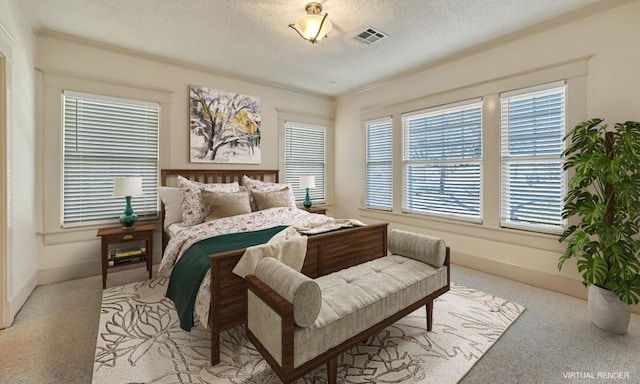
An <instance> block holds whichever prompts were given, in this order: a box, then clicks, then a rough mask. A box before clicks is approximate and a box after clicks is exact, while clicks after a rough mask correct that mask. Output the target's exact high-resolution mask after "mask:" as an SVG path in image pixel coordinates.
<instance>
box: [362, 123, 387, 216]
mask: <svg viewBox="0 0 640 384" xmlns="http://www.w3.org/2000/svg"><path fill="white" fill-rule="evenodd" d="M365 125H366V131H367V132H366V135H367V174H366V191H365V200H366V203H365V204H366V207H367V208H372V209H381V210H387V211H391V210H392V208H393V206H392V205H393V174H392V158H393V142H392V133H393V132H392V131H393V124H392V121H391V117H385V118H382V119H378V120H372V121H367V122H366V123H365Z"/></svg>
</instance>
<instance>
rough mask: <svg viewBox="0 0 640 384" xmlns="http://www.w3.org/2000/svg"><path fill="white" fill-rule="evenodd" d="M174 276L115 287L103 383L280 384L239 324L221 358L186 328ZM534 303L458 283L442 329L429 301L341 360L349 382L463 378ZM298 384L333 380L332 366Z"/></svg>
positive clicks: (101, 353)
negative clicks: (174, 296) (172, 290)
mask: <svg viewBox="0 0 640 384" xmlns="http://www.w3.org/2000/svg"><path fill="white" fill-rule="evenodd" d="M167 284H168V279H167V278H163V277H161V278H156V279H153V280H148V281H144V282H139V283H133V284H128V285H124V286H121V287H114V288H109V289H106V290H105V291H104V293H103V298H102V308H101V314H100V326H99V329H98V340H97V345H96V352H95V362H94V366H93V380H92V383H93V384H107V383H109V384H111V383H157V384H164V383H234V384H239V383H256V384H258V383H280V380H279V378H278V377H277V376H276V374H275V373H274V372H273V371H272V370H271V368H270V367H269V365H268V364H267V363H266V362H265V361H264V360H263V359H262V357H261V355H260V353H258V351H257V350H256V349H255V348H254V347H253V345H252V344H251V343H250V342H249V341H248V340H247V338H246V337H245V336H244V328H243V327H236V328H233V329H231V330H229V331H227V332H224V333H223V334H222V336H221V345H220V350H221V356H220V358H221V362H220V364H218V365H216V366H213V367H212V366H211V365H210V364H209V352H210V350H209V348H210V334H209V331H207V330H205V329H203V328H202V327H200V326H197V327H194V328H193V329H192V330H191V332H185V331H183V330H182V329H180V325H179V320H178V315H177V313H176V311H175V308H174V306H173V303H172V302H171V301H170V300H168V299H167V298H165V297H164V294H165V292H166V288H167ZM524 310H525V308H524V307H523V306H521V305H519V304H516V303H513V302H510V301H506V300H504V299H500V298H498V297H495V296H493V295H491V294H487V293H483V292H479V291H476V290H474V289H471V288H467V287H464V286H461V285H457V284H454V283H452V285H451V291H450V292H447V293H446V294H444V295H442V296H441V297H440V298H439V299H437V300H436V301H435V303H434V317H433V330H432V331H431V332H427V331H426V319H425V309H424V308H421V309H419V310H417V311H415V312H413V313H412V314H410V315H409V316H407V317H405V318H403V319H402V320H400V321H398V322H397V323H395V324H394V325H392V326H390V327H388V328H386V329H384V330H383V331H381V332H380V333H379V334H377V335H376V336H374V337H371V338H369V339H368V340H366V342H364V343H362V344H360V345H358V346H356V347H354V348H352V349H351V350H350V351H347V352H345V353H343V354H342V355H341V357H340V358H339V359H338V382H339V383H353V384H356V383H418V382H429V383H439V384H441V383H457V382H458V381H459V380H460V379H461V378H462V377H463V376H464V375H465V374H466V373H467V372H468V371H469V370H470V369H471V368H472V367H473V365H474V364H475V363H476V362H477V361H478V360H479V359H480V358H481V357H482V355H483V354H484V353H485V352H486V351H487V350H488V349H489V348H490V347H491V346H492V345H493V344H494V343H495V342H496V341H498V339H499V338H500V336H501V335H502V334H503V333H504V332H505V331H506V330H507V328H509V326H510V325H511V324H512V323H513V322H514V321H515V320H516V319H517V318H518V316H520V314H522V312H523V311H524ZM296 383H326V371H325V366H322V367H320V368H318V369H316V370H315V371H313V372H310V373H309V374H307V375H306V376H305V377H303V378H301V379H299V380H298V381H296Z"/></svg>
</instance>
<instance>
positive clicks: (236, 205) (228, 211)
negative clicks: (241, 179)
mask: <svg viewBox="0 0 640 384" xmlns="http://www.w3.org/2000/svg"><path fill="white" fill-rule="evenodd" d="M201 194H202V202H203V203H204V206H205V208H206V209H207V217H205V219H204V221H211V220H215V219H220V218H222V217H229V216H235V215H242V214H243V213H249V212H251V205H249V191H247V189H246V188H245V187H240V191H238V192H210V191H205V190H202V191H201Z"/></svg>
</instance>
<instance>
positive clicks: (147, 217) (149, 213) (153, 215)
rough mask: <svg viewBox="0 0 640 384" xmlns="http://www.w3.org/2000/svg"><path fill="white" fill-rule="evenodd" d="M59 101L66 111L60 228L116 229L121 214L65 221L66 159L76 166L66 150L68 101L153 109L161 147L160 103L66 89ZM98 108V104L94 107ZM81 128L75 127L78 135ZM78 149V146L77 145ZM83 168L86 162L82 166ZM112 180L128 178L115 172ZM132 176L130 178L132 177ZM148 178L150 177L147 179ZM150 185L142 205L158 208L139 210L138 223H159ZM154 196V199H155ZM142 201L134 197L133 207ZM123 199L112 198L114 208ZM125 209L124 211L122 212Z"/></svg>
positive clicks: (111, 157) (63, 127) (145, 182)
mask: <svg viewBox="0 0 640 384" xmlns="http://www.w3.org/2000/svg"><path fill="white" fill-rule="evenodd" d="M60 97H61V98H62V108H63V112H62V114H63V123H62V130H63V133H62V140H63V148H62V190H63V192H62V209H61V211H60V213H61V215H60V225H61V226H62V228H81V227H91V226H95V225H110V224H113V225H117V224H118V219H117V218H118V214H117V213H116V214H115V216H111V217H110V218H102V219H96V220H79V221H68V222H67V221H65V203H66V201H65V180H66V176H65V172H66V169H68V168H70V167H68V166H67V159H69V161H70V162H72V163H73V159H74V156H73V155H68V154H67V153H66V148H65V135H66V134H67V125H66V123H65V117H66V112H67V111H66V102H67V98H74V99H78V100H81V101H80V102H81V103H83V102H86V103H87V104H92V101H94V100H95V101H97V102H107V103H118V104H126V105H128V107H130V108H138V107H142V108H152V109H157V119H158V127H157V131H156V143H157V144H159V134H160V103H158V102H149V101H145V100H134V99H131V98H121V97H113V96H105V95H100V94H93V93H87V92H78V91H73V90H68V89H64V90H63V91H62V93H61V95H60ZM94 105H95V104H94ZM76 110H77V104H76ZM77 127H78V126H77V125H76V131H77V129H78V128H77ZM76 145H77V144H76ZM158 148H159V146H158V145H157V146H156V149H155V151H156V159H155V166H156V170H155V174H156V175H155V180H154V181H155V184H156V186H157V185H158V183H159V179H158V175H159V173H160V165H159V157H160V153H159V150H158ZM109 158H110V159H114V158H118V156H110V157H109ZM83 164H84V162H83ZM78 171H80V168H77V167H76V172H78ZM112 173H113V175H112V177H113V176H127V175H129V174H125V173H122V172H112ZM129 176H131V175H129ZM147 176H149V175H147ZM150 182H151V180H149V179H147V180H143V185H145V184H147V186H146V188H145V190H146V191H145V194H144V197H142V199H143V202H145V203H146V205H148V204H153V203H152V201H153V202H155V208H154V209H153V210H145V211H141V210H140V209H139V208H136V209H135V210H136V214H138V216H139V220H140V221H151V220H157V219H158V217H159V216H158V204H157V190H156V193H155V194H152V193H150V192H151V190H150V188H149V186H148V184H149V183H150ZM109 189H110V188H106V189H105V190H109ZM152 195H154V196H153V197H152ZM140 198H141V197H134V198H133V200H132V205H140V203H139V199H140ZM120 200H121V199H120V198H117V199H116V198H113V199H111V200H110V201H111V203H112V204H111V205H117V206H118V207H119V208H120V206H121V205H122V204H121V201H120ZM136 200H138V202H137V203H136ZM82 206H83V207H84V206H85V205H84V204H82ZM122 209H124V208H122Z"/></svg>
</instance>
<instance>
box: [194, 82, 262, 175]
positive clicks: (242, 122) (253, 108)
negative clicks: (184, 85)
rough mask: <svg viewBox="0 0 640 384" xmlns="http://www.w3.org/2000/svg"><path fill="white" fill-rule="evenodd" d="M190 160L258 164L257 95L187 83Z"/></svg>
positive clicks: (258, 124)
mask: <svg viewBox="0 0 640 384" xmlns="http://www.w3.org/2000/svg"><path fill="white" fill-rule="evenodd" d="M189 108H190V112H189V135H190V142H189V144H190V151H189V152H190V161H191V162H192V163H244V164H260V98H258V97H254V96H247V95H241V94H239V93H233V92H225V91H221V90H217V89H210V88H206V87H201V86H196V85H190V86H189Z"/></svg>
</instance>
